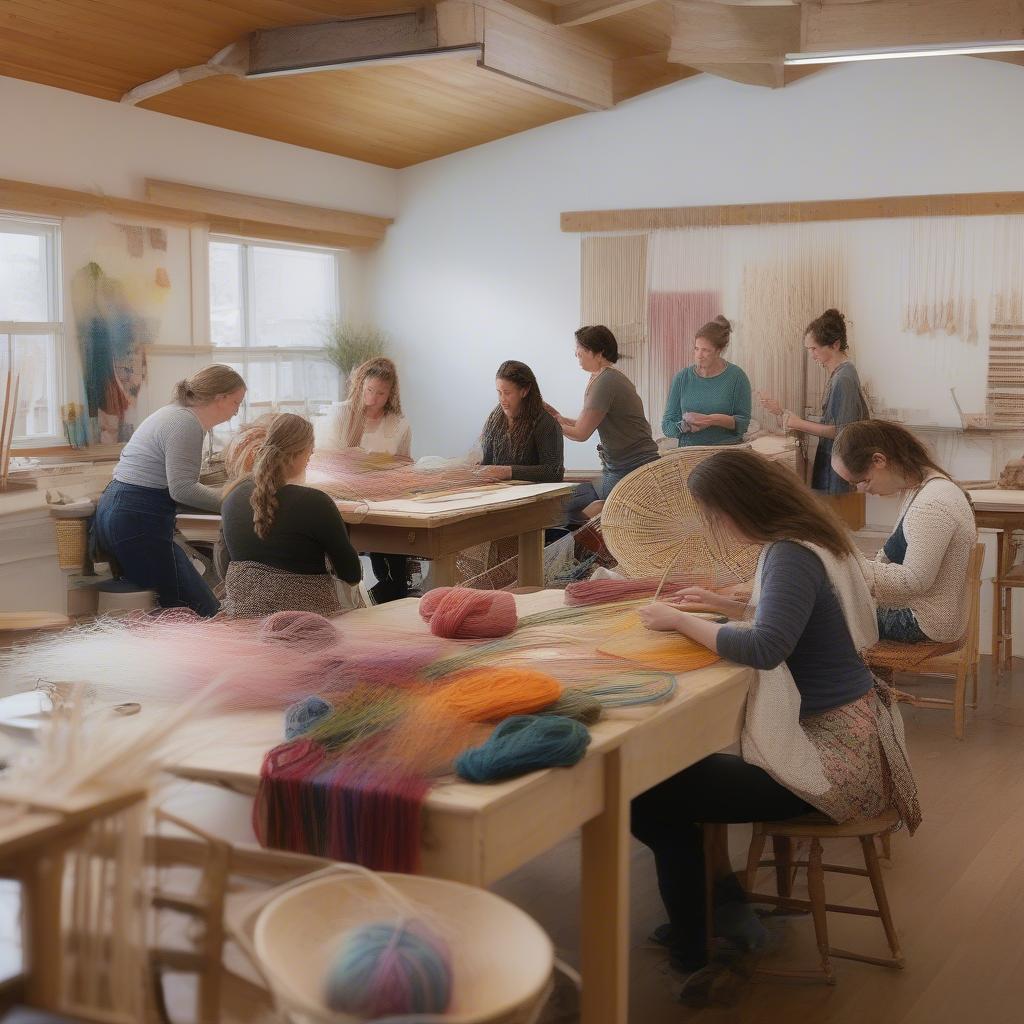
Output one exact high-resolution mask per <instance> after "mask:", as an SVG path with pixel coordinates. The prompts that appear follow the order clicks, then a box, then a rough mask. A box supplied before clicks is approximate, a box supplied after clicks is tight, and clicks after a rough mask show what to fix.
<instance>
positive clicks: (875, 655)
mask: <svg viewBox="0 0 1024 1024" xmlns="http://www.w3.org/2000/svg"><path fill="white" fill-rule="evenodd" d="M984 559H985V547H984V545H983V544H975V545H974V550H973V551H972V552H971V558H970V561H969V563H968V565H967V587H966V594H965V595H964V596H965V600H966V602H967V632H966V633H965V634H964V638H963V639H962V640H961V641H960V642H959V643H955V644H937V643H936V644H932V643H928V644H900V643H896V642H894V641H892V640H882V641H880V642H879V643H877V644H875V646H874V647H872V648H870V650H868V651H867V652H866V653H865V655H864V660H865V661H866V662H867V664H868V666H869V667H870V668H871V669H873V670H874V671H875V672H878V673H879V674H880V675H883V676H885V677H886V678H890V679H894V678H895V676H896V675H897V674H898V673H901V672H906V673H913V674H914V675H920V676H943V677H950V678H952V679H953V681H954V682H953V698H952V699H951V700H950V699H949V698H947V697H919V696H918V695H917V694H913V693H906V692H905V691H903V690H899V689H896V688H895V687H894V692H893V696H894V697H895V698H896V700H898V701H902V702H903V703H905V704H910V705H912V706H913V707H916V708H935V709H943V710H944V709H946V708H952V709H953V735H954V736H956V738H957V739H958V740H962V739H963V738H964V724H965V719H966V717H967V710H966V704H967V678H968V676H970V677H971V707H972V708H976V707H977V706H978V661H979V658H980V655H979V643H978V635H979V624H980V620H981V566H982V563H983V561H984Z"/></svg>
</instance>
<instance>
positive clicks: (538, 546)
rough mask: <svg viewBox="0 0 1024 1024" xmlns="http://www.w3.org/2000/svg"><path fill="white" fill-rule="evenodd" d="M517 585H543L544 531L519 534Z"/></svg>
mask: <svg viewBox="0 0 1024 1024" xmlns="http://www.w3.org/2000/svg"><path fill="white" fill-rule="evenodd" d="M519 586H521V587H543V586H544V531H543V530H530V532H529V533H521V534H519Z"/></svg>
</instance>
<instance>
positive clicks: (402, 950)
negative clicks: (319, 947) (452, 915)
mask: <svg viewBox="0 0 1024 1024" xmlns="http://www.w3.org/2000/svg"><path fill="white" fill-rule="evenodd" d="M451 997H452V961H451V951H450V950H449V948H448V944H447V943H446V942H445V941H444V940H443V939H442V938H441V937H440V936H439V935H437V934H436V933H435V932H434V931H432V930H431V929H430V928H428V927H427V926H426V925H425V924H423V923H422V922H421V921H404V922H402V923H401V924H397V925H395V924H385V923H379V924H367V925H362V926H360V927H359V928H354V929H353V930H352V931H351V932H349V933H348V935H347V936H346V937H345V941H344V942H343V943H342V945H341V948H340V949H339V950H338V952H337V954H336V956H335V957H334V960H333V962H332V963H331V966H330V969H329V971H328V974H327V978H326V985H325V998H326V1000H327V1005H328V1006H329V1007H330V1008H331V1009H332V1010H335V1011H336V1012H338V1013H349V1014H353V1015H355V1016H359V1017H366V1018H368V1019H370V1020H373V1019H375V1018H377V1017H387V1016H391V1015H396V1016H400V1015H402V1014H427V1013H432V1014H438V1013H444V1012H445V1011H446V1010H447V1009H448V1005H449V1003H450V1002H451Z"/></svg>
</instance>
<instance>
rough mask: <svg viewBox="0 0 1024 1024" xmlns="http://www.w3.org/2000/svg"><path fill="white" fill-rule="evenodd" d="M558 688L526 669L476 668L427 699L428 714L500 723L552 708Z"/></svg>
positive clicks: (552, 681) (550, 678) (551, 680)
mask: <svg viewBox="0 0 1024 1024" xmlns="http://www.w3.org/2000/svg"><path fill="white" fill-rule="evenodd" d="M561 695H562V686H561V684H560V683H559V682H558V680H557V679H555V678H554V677H553V676H549V675H546V674H545V673H543V672H535V671H533V670H532V669H526V668H480V669H474V670H473V671H471V672H463V673H462V674H461V675H459V676H456V677H455V679H453V680H452V682H451V683H449V684H448V685H447V686H445V687H444V688H443V689H440V690H438V692H437V693H436V694H434V696H432V697H429V698H428V699H427V702H426V704H427V708H428V711H430V712H434V713H440V714H446V715H451V716H452V717H454V718H458V719H461V720H462V721H464V722H500V721H501V720H502V719H503V718H508V717H509V715H529V714H533V713H534V712H536V711H541V710H542V709H544V708H546V707H548V706H549V705H551V704H554V702H555V701H556V700H558V698H559V697H560V696H561Z"/></svg>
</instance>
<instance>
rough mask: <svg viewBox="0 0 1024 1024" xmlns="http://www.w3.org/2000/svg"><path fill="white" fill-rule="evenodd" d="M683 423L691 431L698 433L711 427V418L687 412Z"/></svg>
mask: <svg viewBox="0 0 1024 1024" xmlns="http://www.w3.org/2000/svg"><path fill="white" fill-rule="evenodd" d="M683 422H684V423H686V424H688V425H689V427H690V429H691V431H693V432H694V433H696V432H697V431H698V430H704V429H705V428H707V427H710V426H711V417H710V416H705V415H704V413H702V412H687V413H683Z"/></svg>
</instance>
